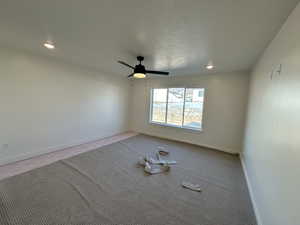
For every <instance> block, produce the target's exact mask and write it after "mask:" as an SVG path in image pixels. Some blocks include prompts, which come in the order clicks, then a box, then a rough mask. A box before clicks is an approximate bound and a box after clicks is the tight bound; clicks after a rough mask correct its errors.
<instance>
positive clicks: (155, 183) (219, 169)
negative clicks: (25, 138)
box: [0, 135, 256, 225]
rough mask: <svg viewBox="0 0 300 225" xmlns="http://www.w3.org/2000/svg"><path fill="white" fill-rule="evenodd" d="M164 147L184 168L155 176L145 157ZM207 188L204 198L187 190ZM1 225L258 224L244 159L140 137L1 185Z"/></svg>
mask: <svg viewBox="0 0 300 225" xmlns="http://www.w3.org/2000/svg"><path fill="white" fill-rule="evenodd" d="M157 146H164V147H165V148H166V149H168V150H169V151H170V152H171V156H172V158H173V159H175V160H177V162H178V164H177V165H175V166H173V167H172V168H171V171H170V172H168V173H165V174H158V175H152V176H149V175H147V174H145V173H144V172H143V169H142V168H139V167H138V166H137V165H136V162H137V159H138V157H139V156H142V155H144V154H145V153H147V152H153V151H155V150H156V148H157ZM182 181H190V182H192V183H197V184H200V185H201V187H202V189H203V192H201V193H198V192H193V191H190V190H187V189H183V188H182V187H181V185H180V184H181V182H182ZM0 224H1V225H12V224H14V225H25V224H26V225H27V224H28V225H29V224H30V225H42V224H43V225H50V224H51V225H52V224H53V225H54V224H55V225H57V224H59V225H63V224H66V225H67V224H68V225H70V224H76V225H77V224H78V225H79V224H81V225H83V224H90V225H91V224H145V225H146V224H149V225H150V224H151V225H160V224H161V225H166V224H174V225H175V224H178V225H179V224H191V225H192V224H193V225H194V224H197V225H255V224H256V222H255V217H254V213H253V210H252V206H251V202H250V198H249V194H248V190H247V186H246V181H245V178H244V175H243V172H242V168H241V164H240V161H239V159H238V157H236V156H232V155H229V154H225V153H221V152H217V151H213V150H208V149H204V148H200V147H197V146H193V145H189V144H183V143H179V142H174V141H167V140H163V139H158V138H153V137H149V136H144V135H139V136H135V137H132V138H129V139H126V140H123V141H121V142H118V143H115V144H111V145H108V146H105V147H102V148H100V149H98V150H95V151H91V152H88V153H83V154H81V155H78V156H75V157H73V158H69V159H66V160H62V161H59V162H56V163H53V164H51V165H49V166H45V167H42V168H39V169H35V170H32V171H30V172H26V173H24V174H21V175H17V176H15V177H11V178H8V179H5V180H2V181H1V182H0Z"/></svg>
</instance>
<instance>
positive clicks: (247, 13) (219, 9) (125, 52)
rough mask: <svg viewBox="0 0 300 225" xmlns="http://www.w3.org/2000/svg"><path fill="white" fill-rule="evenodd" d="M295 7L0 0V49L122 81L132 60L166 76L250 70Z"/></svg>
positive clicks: (224, 0) (240, 2)
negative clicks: (48, 44)
mask: <svg viewBox="0 0 300 225" xmlns="http://www.w3.org/2000/svg"><path fill="white" fill-rule="evenodd" d="M298 2H299V0H49V1H46V0H1V2H0V3H1V4H0V44H1V45H5V46H13V47H15V48H20V49H25V50H28V51H31V52H33V53H37V54H45V55H51V56H52V57H56V58H58V59H59V60H64V61H67V62H71V63H76V64H80V65H84V66H88V67H91V68H94V69H97V70H99V71H104V72H107V73H111V74H116V75H122V76H126V75H127V74H129V73H130V72H131V71H130V70H129V69H127V68H126V67H123V66H122V65H119V64H117V63H116V61H117V60H123V61H126V62H128V63H130V64H135V63H136V60H135V57H136V56H137V55H143V56H145V65H146V66H147V67H148V69H161V70H169V71H171V74H172V75H190V74H201V73H207V71H206V69H205V67H204V65H205V64H207V62H208V61H209V60H212V61H213V62H214V64H215V66H216V68H215V70H214V72H231V71H238V70H249V69H250V68H251V66H252V65H253V63H255V61H256V59H257V57H258V56H259V54H260V53H261V52H262V50H263V49H264V48H265V47H266V46H267V44H268V42H269V41H270V40H271V39H272V38H273V37H274V35H275V34H276V32H277V31H278V29H279V28H280V26H281V25H282V24H283V22H284V21H285V19H286V18H287V16H288V15H289V13H290V12H291V10H292V9H293V8H294V7H295V6H296V4H297V3H298ZM46 39H51V40H53V41H54V42H55V44H56V46H57V49H56V50H55V51H53V52H51V51H49V50H47V49H45V48H43V47H42V43H43V42H44V41H45V40H46Z"/></svg>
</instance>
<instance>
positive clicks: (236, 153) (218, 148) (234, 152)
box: [137, 131, 240, 155]
mask: <svg viewBox="0 0 300 225" xmlns="http://www.w3.org/2000/svg"><path fill="white" fill-rule="evenodd" d="M137 132H138V133H140V134H145V135H149V136H152V137H158V138H162V139H166V140H170V141H178V142H182V143H187V144H192V145H197V146H199V147H203V148H209V149H213V150H217V151H221V152H225V153H229V154H232V155H239V154H240V153H239V152H236V151H231V150H229V149H225V148H220V147H217V146H212V145H206V144H198V143H195V142H192V141H187V140H179V139H176V138H170V137H165V136H162V135H156V134H151V133H146V132H140V131H137Z"/></svg>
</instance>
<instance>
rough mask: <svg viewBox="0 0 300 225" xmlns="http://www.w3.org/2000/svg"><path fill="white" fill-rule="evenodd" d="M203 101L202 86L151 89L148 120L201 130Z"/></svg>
mask: <svg viewBox="0 0 300 225" xmlns="http://www.w3.org/2000/svg"><path fill="white" fill-rule="evenodd" d="M203 102H204V89H203V88H155V89H152V90H151V113H150V122H151V123H157V124H161V125H167V126H175V127H181V128H189V129H196V130H201V129H202V112H203Z"/></svg>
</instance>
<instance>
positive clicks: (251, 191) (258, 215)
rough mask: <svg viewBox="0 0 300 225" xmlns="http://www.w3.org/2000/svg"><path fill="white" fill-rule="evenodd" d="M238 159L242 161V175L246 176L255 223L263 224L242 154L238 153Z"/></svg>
mask: <svg viewBox="0 0 300 225" xmlns="http://www.w3.org/2000/svg"><path fill="white" fill-rule="evenodd" d="M240 160H241V163H242V168H243V171H244V175H245V178H246V182H247V186H248V190H249V193H250V198H251V202H252V206H253V209H254V213H255V217H256V222H257V225H263V224H262V220H261V216H260V213H259V211H258V207H257V203H256V201H255V197H254V192H253V187H252V185H251V182H250V178H249V176H248V172H247V168H246V165H245V161H244V157H243V154H240Z"/></svg>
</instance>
